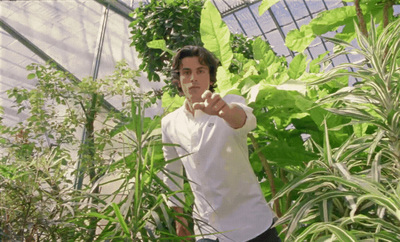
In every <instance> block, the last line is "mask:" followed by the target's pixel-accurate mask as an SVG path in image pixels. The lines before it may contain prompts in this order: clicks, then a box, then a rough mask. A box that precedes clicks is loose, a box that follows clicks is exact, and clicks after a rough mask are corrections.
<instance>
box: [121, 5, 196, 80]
mask: <svg viewBox="0 0 400 242" xmlns="http://www.w3.org/2000/svg"><path fill="white" fill-rule="evenodd" d="M202 6H203V2H202V1H201V0H195V1H186V0H177V1H169V0H162V1H157V0H152V1H151V2H150V3H149V4H143V3H142V4H141V5H140V7H138V8H136V9H135V11H134V13H133V18H134V19H135V20H134V21H133V22H132V23H131V24H130V25H129V26H130V27H131V28H132V30H131V34H132V44H131V45H132V46H134V47H135V49H136V51H137V52H138V53H139V57H140V58H141V59H142V64H141V65H140V69H141V70H144V71H146V73H147V77H148V79H149V80H150V81H160V80H161V78H160V74H162V75H164V76H166V77H170V76H171V75H170V64H169V63H170V60H171V59H172V53H169V52H167V51H162V50H161V49H153V48H151V47H149V46H147V44H148V43H149V42H151V41H153V40H164V41H165V43H166V48H168V49H171V50H176V49H178V48H181V47H183V46H185V45H200V44H201V41H200V36H199V34H198V32H197V31H196V30H197V29H198V28H199V25H200V12H201V8H202ZM188 16H190V18H188Z"/></svg>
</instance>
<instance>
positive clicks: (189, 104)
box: [185, 99, 194, 116]
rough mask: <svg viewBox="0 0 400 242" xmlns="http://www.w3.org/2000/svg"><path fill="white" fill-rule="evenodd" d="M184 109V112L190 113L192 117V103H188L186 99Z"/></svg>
mask: <svg viewBox="0 0 400 242" xmlns="http://www.w3.org/2000/svg"><path fill="white" fill-rule="evenodd" d="M185 108H186V110H187V111H188V112H189V113H191V114H192V115H193V116H194V109H193V104H192V102H191V101H189V100H188V99H186V102H185Z"/></svg>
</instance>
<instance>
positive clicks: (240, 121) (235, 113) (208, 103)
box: [193, 90, 247, 129]
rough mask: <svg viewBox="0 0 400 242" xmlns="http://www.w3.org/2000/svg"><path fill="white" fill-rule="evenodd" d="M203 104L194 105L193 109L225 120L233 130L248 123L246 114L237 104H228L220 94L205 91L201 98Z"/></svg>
mask: <svg viewBox="0 0 400 242" xmlns="http://www.w3.org/2000/svg"><path fill="white" fill-rule="evenodd" d="M201 97H202V98H203V100H204V101H203V102H197V103H194V104H193V109H199V110H202V111H203V112H205V113H206V114H209V115H217V116H219V117H221V118H223V119H224V120H225V121H226V122H227V123H228V124H229V125H230V126H231V127H232V128H234V129H238V128H241V127H243V125H244V124H245V122H246V118H247V117H246V113H245V112H244V110H243V109H242V108H241V107H240V106H239V105H236V104H228V103H226V102H225V101H224V100H223V99H222V98H221V96H220V95H219V94H218V93H211V92H210V91H209V90H207V91H205V92H204V93H203V95H202V96H201Z"/></svg>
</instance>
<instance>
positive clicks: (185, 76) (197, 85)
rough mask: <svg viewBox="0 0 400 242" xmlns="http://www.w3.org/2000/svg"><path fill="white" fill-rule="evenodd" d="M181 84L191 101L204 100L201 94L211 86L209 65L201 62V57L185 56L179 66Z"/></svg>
mask: <svg viewBox="0 0 400 242" xmlns="http://www.w3.org/2000/svg"><path fill="white" fill-rule="evenodd" d="M179 77H180V80H179V86H180V88H182V90H183V93H184V94H185V97H186V99H187V100H188V101H189V102H190V103H195V102H202V101H203V99H202V98H201V95H202V94H203V93H204V92H205V91H206V90H208V89H209V88H210V85H211V84H212V83H211V82H210V71H209V68H208V66H205V65H202V64H200V62H199V57H197V56H194V57H185V58H183V59H182V61H181V65H180V67H179Z"/></svg>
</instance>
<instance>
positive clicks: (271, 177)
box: [248, 134, 282, 217]
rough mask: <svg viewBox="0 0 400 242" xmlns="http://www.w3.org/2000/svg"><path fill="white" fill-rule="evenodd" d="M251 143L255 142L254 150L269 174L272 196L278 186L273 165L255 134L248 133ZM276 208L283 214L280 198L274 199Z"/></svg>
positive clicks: (277, 212) (278, 214) (280, 214)
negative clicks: (261, 148) (261, 149)
mask: <svg viewBox="0 0 400 242" xmlns="http://www.w3.org/2000/svg"><path fill="white" fill-rule="evenodd" d="M248 136H249V138H250V140H251V143H252V144H253V147H254V150H255V151H256V152H257V155H258V158H259V159H260V160H261V164H262V165H263V167H264V170H265V173H266V174H267V179H268V182H269V186H270V188H271V193H272V197H274V196H275V195H276V187H275V182H274V174H273V172H272V169H271V166H270V165H269V163H268V160H267V158H265V156H264V154H263V153H262V152H261V151H260V146H259V145H258V142H257V140H256V138H255V137H254V135H253V134H249V135H248ZM274 210H275V213H276V215H277V216H278V217H281V216H282V212H281V209H280V204H279V200H274Z"/></svg>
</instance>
